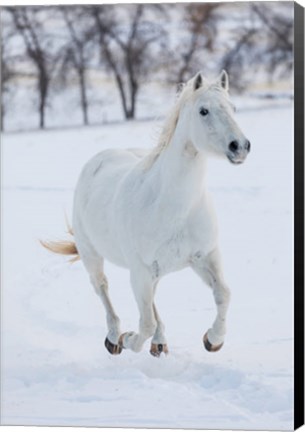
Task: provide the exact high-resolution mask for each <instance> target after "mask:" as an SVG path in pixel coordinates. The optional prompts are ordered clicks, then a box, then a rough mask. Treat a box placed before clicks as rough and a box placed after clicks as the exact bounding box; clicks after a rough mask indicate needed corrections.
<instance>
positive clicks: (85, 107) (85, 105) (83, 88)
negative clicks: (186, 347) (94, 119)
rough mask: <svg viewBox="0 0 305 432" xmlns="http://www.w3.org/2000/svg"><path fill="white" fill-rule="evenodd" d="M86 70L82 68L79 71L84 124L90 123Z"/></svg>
mask: <svg viewBox="0 0 305 432" xmlns="http://www.w3.org/2000/svg"><path fill="white" fill-rule="evenodd" d="M85 74H86V72H85V70H84V69H83V68H80V69H79V71H78V75H79V87H80V97H81V107H82V112H83V122H84V125H86V126H87V125H88V124H89V118H88V99H87V92H86V75H85Z"/></svg>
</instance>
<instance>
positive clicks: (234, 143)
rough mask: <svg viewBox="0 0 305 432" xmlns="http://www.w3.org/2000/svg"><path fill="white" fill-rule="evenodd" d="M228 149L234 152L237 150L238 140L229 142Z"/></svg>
mask: <svg viewBox="0 0 305 432" xmlns="http://www.w3.org/2000/svg"><path fill="white" fill-rule="evenodd" d="M229 149H230V150H231V152H233V153H235V152H236V151H237V150H238V142H237V141H232V142H230V144H229Z"/></svg>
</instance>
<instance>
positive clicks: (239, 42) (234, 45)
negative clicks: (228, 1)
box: [219, 2, 293, 90]
mask: <svg viewBox="0 0 305 432" xmlns="http://www.w3.org/2000/svg"><path fill="white" fill-rule="evenodd" d="M225 18H226V15H225V14H224V15H223V19H225ZM292 66H293V4H290V3H288V2H278V3H274V2H270V3H269V2H262V3H249V4H248V5H247V7H246V8H243V10H242V13H241V12H240V13H239V15H238V21H237V23H234V27H233V28H232V31H231V34H230V35H229V37H228V40H227V48H226V50H225V52H224V55H223V56H222V58H221V61H220V66H219V69H226V70H227V71H228V73H229V74H230V78H231V79H230V82H231V85H232V87H235V88H236V89H237V90H243V89H244V88H246V87H247V86H248V84H249V81H251V80H252V79H253V74H255V73H256V72H257V70H261V71H263V73H264V74H265V75H267V76H268V75H269V76H270V77H272V76H273V75H274V74H275V72H277V71H281V73H282V74H285V73H286V74H287V73H290V72H291V69H292ZM246 70H247V73H246V74H245V73H244V72H245V71H246Z"/></svg>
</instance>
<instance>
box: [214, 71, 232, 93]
mask: <svg viewBox="0 0 305 432" xmlns="http://www.w3.org/2000/svg"><path fill="white" fill-rule="evenodd" d="M217 83H218V84H219V85H220V86H221V87H222V88H223V89H225V90H226V91H228V90H229V76H228V74H227V72H226V71H225V70H222V71H221V73H220V75H219V77H218V78H217Z"/></svg>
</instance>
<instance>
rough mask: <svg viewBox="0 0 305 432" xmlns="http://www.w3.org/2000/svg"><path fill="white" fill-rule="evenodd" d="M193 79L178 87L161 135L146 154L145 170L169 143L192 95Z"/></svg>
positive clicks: (205, 87)
mask: <svg viewBox="0 0 305 432" xmlns="http://www.w3.org/2000/svg"><path fill="white" fill-rule="evenodd" d="M194 79H195V78H192V79H191V80H189V81H188V82H187V83H186V84H180V85H179V88H178V91H177V93H176V101H175V104H174V106H173V108H172V109H171V111H170V112H169V114H168V115H167V117H166V120H165V123H164V125H163V128H162V131H161V134H160V136H159V139H158V143H157V145H156V146H155V147H154V148H153V150H152V151H151V152H150V153H149V154H148V156H147V157H146V158H145V162H144V164H145V168H146V169H148V168H150V167H151V166H152V165H153V163H154V162H155V161H156V159H157V158H158V156H159V155H160V154H161V153H162V151H163V150H164V149H165V148H166V147H167V146H168V145H169V143H170V142H171V139H172V138H173V135H174V132H175V129H176V126H177V123H178V119H179V114H180V110H181V108H182V106H183V105H184V104H185V102H186V101H187V100H188V99H190V98H191V97H192V96H193V94H194V88H193V85H194ZM207 87H208V83H207V82H205V83H204V89H205V90H206V89H207Z"/></svg>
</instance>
